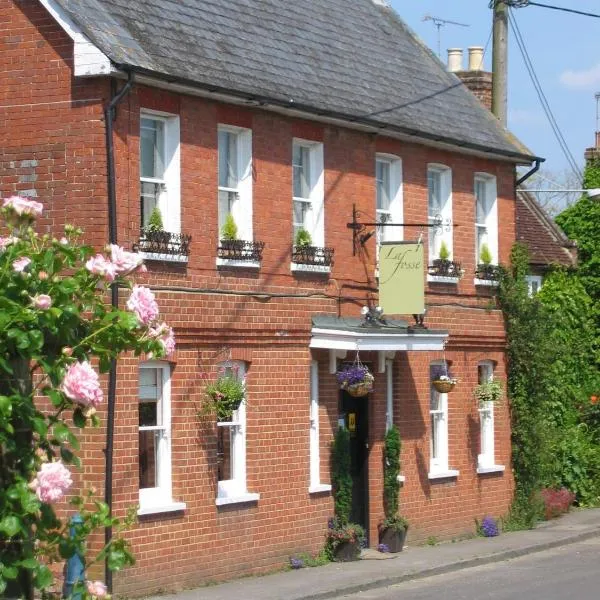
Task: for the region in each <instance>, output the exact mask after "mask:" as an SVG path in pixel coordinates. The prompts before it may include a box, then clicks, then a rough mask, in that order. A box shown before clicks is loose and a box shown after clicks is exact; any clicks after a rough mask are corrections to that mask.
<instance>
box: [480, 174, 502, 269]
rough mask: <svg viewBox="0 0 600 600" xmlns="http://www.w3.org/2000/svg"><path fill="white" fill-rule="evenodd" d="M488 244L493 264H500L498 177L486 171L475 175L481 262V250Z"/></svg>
mask: <svg viewBox="0 0 600 600" xmlns="http://www.w3.org/2000/svg"><path fill="white" fill-rule="evenodd" d="M485 246H487V248H488V250H489V251H490V255H491V258H492V263H491V264H494V265H496V264H498V202H497V191H496V178H495V177H493V176H492V175H488V174H486V173H478V174H477V175H475V251H476V257H475V258H476V264H481V263H482V262H483V261H482V260H481V250H482V248H484V247H485Z"/></svg>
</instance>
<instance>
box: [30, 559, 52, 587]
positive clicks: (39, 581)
mask: <svg viewBox="0 0 600 600" xmlns="http://www.w3.org/2000/svg"><path fill="white" fill-rule="evenodd" d="M53 581H54V577H53V576H52V571H50V569H49V568H48V567H46V566H45V565H40V567H39V569H38V570H37V572H36V574H35V584H36V586H37V587H38V588H40V589H42V590H43V589H46V588H47V587H50V586H51V585H52V582H53Z"/></svg>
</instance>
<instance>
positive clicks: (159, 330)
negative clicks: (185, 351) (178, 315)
mask: <svg viewBox="0 0 600 600" xmlns="http://www.w3.org/2000/svg"><path fill="white" fill-rule="evenodd" d="M148 334H149V335H150V337H151V338H154V339H157V340H158V341H159V342H160V343H161V344H162V347H163V348H164V351H165V354H171V353H173V352H174V351H175V335H174V333H173V328H172V327H169V326H168V325H167V324H166V323H161V324H160V325H158V327H150V329H149V330H148Z"/></svg>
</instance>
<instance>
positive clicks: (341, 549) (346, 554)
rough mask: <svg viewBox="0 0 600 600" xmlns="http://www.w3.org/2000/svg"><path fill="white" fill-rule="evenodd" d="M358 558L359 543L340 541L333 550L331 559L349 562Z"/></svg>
mask: <svg viewBox="0 0 600 600" xmlns="http://www.w3.org/2000/svg"><path fill="white" fill-rule="evenodd" d="M359 558H360V543H359V542H358V541H356V542H342V543H341V544H339V545H338V546H337V547H336V549H335V550H334V552H333V560H334V561H335V562H350V561H353V560H358V559H359Z"/></svg>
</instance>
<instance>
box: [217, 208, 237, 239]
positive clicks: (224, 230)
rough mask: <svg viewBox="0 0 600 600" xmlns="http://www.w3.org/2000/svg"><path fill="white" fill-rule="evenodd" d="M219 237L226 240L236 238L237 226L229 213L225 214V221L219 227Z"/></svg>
mask: <svg viewBox="0 0 600 600" xmlns="http://www.w3.org/2000/svg"><path fill="white" fill-rule="evenodd" d="M221 239H222V240H227V241H233V240H237V239H238V228H237V225H236V223H235V219H234V218H233V215H232V214H231V213H229V214H228V215H227V218H226V219H225V223H223V227H221Z"/></svg>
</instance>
